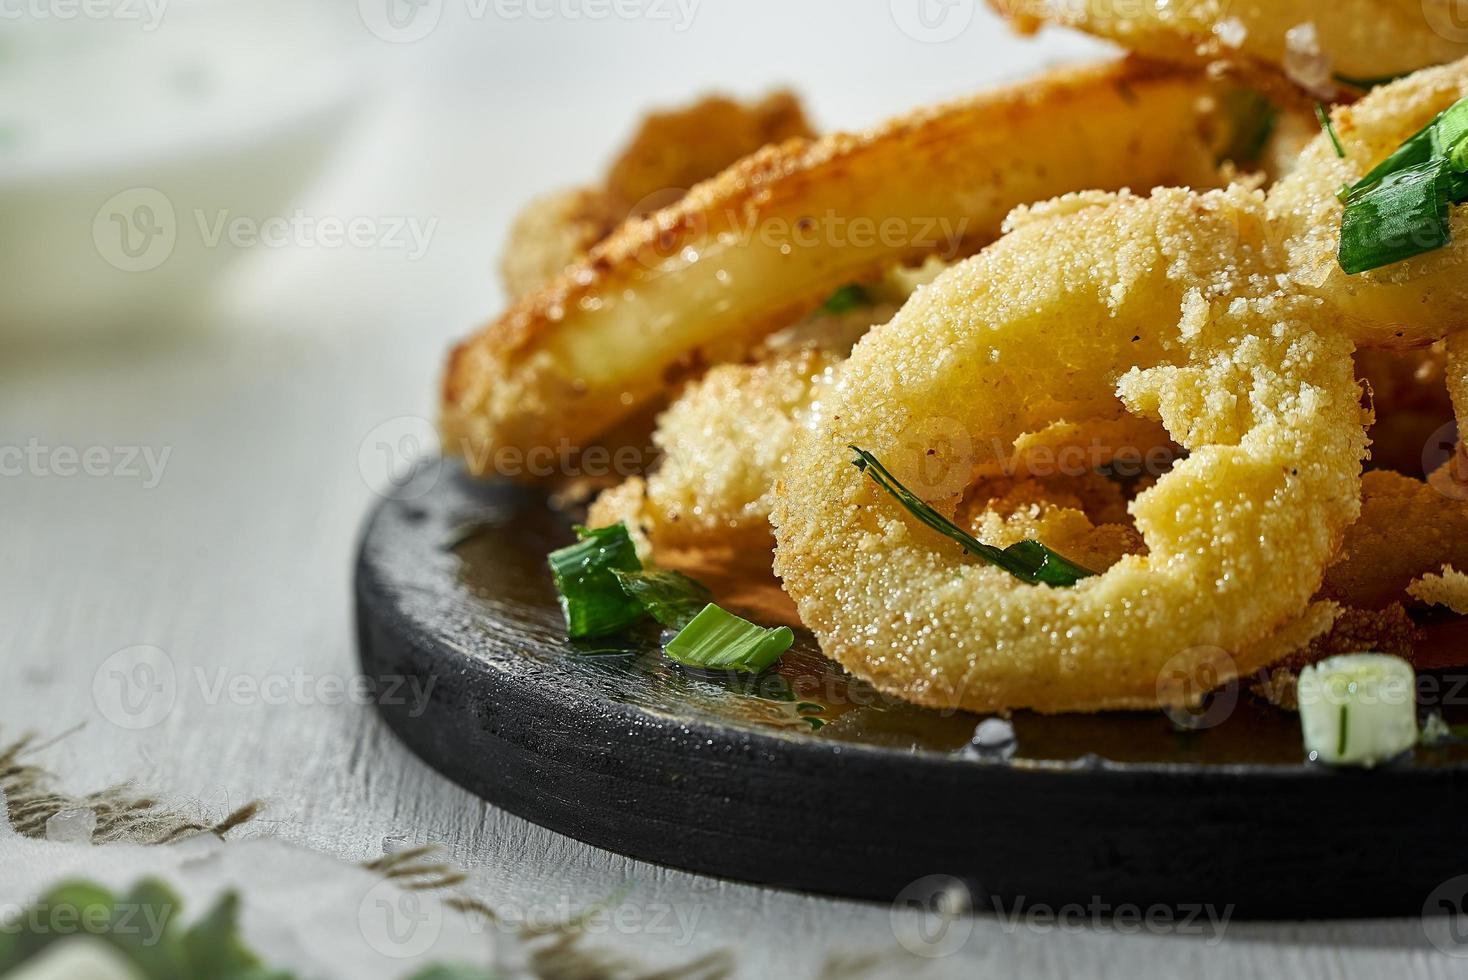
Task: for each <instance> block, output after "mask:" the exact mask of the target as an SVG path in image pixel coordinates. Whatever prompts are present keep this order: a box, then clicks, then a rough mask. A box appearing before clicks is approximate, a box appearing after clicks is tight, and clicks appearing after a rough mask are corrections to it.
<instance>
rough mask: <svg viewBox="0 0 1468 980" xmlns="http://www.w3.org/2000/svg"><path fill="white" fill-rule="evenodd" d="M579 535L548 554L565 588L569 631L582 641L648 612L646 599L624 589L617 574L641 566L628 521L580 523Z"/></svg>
mask: <svg viewBox="0 0 1468 980" xmlns="http://www.w3.org/2000/svg"><path fill="white" fill-rule="evenodd" d="M576 536H577V537H578V538H580V540H579V541H577V542H576V543H575V544H573V545H569V546H567V547H565V548H561V549H560V550H558V551H552V552H551V553H550V555H549V556H548V557H547V559H546V561H547V563H548V564H549V565H550V569H551V576H552V577H553V578H554V579H555V583H556V591H557V592H559V593H560V599H561V611H562V612H563V613H564V614H565V616H566V632H567V634H569V635H570V637H571V638H572V639H573V640H579V639H584V638H586V637H590V636H606V635H607V634H608V633H615V632H617V631H618V630H622V629H626V628H627V627H628V626H631V625H632V624H633V623H635V622H637V621H638V620H639V619H641V618H642V616H643V606H642V603H641V602H639V601H638V600H637V599H635V598H633V597H632V596H630V595H628V594H627V593H626V592H624V591H623V590H622V586H621V583H619V582H618V580H617V575H616V573H617V572H618V571H623V572H639V571H641V570H642V562H641V561H639V560H638V558H637V548H636V546H634V545H633V544H632V538H631V536H630V535H628V533H627V527H626V525H624V524H613V525H612V526H611V527H600V528H596V529H592V530H589V529H587V528H584V527H579V526H578V527H577V528H576Z"/></svg>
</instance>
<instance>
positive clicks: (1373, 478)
mask: <svg viewBox="0 0 1468 980" xmlns="http://www.w3.org/2000/svg"><path fill="white" fill-rule="evenodd" d="M1445 564H1452V565H1456V566H1457V567H1459V568H1468V502H1465V501H1462V500H1455V499H1453V498H1451V497H1445V496H1443V495H1442V494H1441V493H1439V492H1438V491H1436V490H1434V489H1433V488H1432V487H1430V486H1428V485H1427V484H1426V483H1424V482H1422V481H1421V480H1415V479H1412V478H1411V477H1408V476H1403V475H1402V474H1400V473H1393V472H1391V471H1390V470H1373V471H1371V472H1370V473H1367V474H1366V476H1365V477H1364V478H1363V479H1362V481H1361V518H1360V520H1358V521H1357V522H1356V523H1355V524H1353V525H1351V527H1350V528H1348V529H1347V530H1346V536H1345V539H1344V541H1343V542H1342V543H1341V550H1340V553H1339V554H1338V556H1337V558H1336V561H1335V564H1333V565H1331V566H1330V567H1329V568H1328V569H1326V572H1325V583H1324V585H1323V586H1322V587H1321V594H1322V595H1323V596H1324V597H1325V598H1327V599H1333V600H1335V601H1337V602H1339V603H1341V605H1343V606H1348V607H1355V608H1359V609H1365V610H1375V609H1383V608H1386V607H1387V606H1389V605H1391V604H1392V603H1394V602H1402V601H1404V600H1405V599H1406V598H1407V586H1408V584H1409V583H1411V582H1412V581H1413V580H1414V579H1416V578H1417V577H1418V576H1420V575H1422V574H1423V573H1425V572H1433V571H1436V570H1437V569H1439V568H1441V567H1442V566H1443V565H1445Z"/></svg>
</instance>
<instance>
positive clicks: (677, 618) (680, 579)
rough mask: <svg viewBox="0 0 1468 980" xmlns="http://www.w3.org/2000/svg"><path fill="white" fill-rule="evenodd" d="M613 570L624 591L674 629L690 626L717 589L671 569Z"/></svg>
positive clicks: (650, 613) (655, 617)
mask: <svg viewBox="0 0 1468 980" xmlns="http://www.w3.org/2000/svg"><path fill="white" fill-rule="evenodd" d="M612 574H613V575H615V576H616V578H617V582H618V584H619V585H621V586H622V591H623V592H625V593H627V595H629V596H631V597H632V598H633V599H636V600H637V601H638V603H640V604H641V605H642V608H643V610H644V611H645V612H646V613H647V614H648V615H649V616H651V617H652V618H653V619H655V620H657V621H658V622H659V623H660V624H661V625H663V626H667V627H669V628H671V629H679V630H680V629H682V628H683V627H685V626H687V625H688V624H689V622H690V621H692V619H693V617H695V616H697V615H698V613H699V611H700V610H702V609H703V607H704V606H706V605H708V604H709V600H710V599H712V598H713V593H711V592H709V590H708V589H706V588H704V586H703V584H702V583H700V582H698V581H696V580H695V579H691V578H689V577H688V576H687V575H684V574H683V573H682V572H675V571H672V570H670V569H650V570H644V571H637V572H626V571H622V570H621V569H613V570H612Z"/></svg>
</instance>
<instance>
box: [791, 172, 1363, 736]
mask: <svg viewBox="0 0 1468 980" xmlns="http://www.w3.org/2000/svg"><path fill="white" fill-rule="evenodd" d="M1264 223H1265V207H1264V201H1263V197H1262V195H1260V194H1257V193H1253V192H1249V191H1246V190H1243V189H1241V188H1234V189H1230V190H1228V191H1223V192H1210V193H1208V194H1204V195H1198V194H1194V193H1191V192H1188V191H1181V190H1163V191H1158V192H1155V193H1154V194H1153V196H1152V197H1151V198H1147V199H1142V198H1136V197H1133V196H1130V195H1121V196H1119V197H1116V198H1115V199H1114V200H1112V201H1111V202H1109V203H1107V204H1106V205H1104V206H1092V207H1088V208H1085V209H1082V210H1079V211H1076V212H1074V213H1071V214H1065V215H1062V216H1060V217H1057V218H1056V219H1054V220H1053V221H1049V222H1040V223H1031V224H1026V225H1025V226H1024V227H1021V228H1019V229H1017V230H1016V231H1015V232H1013V233H1012V234H1011V235H1009V236H1007V237H1006V238H1004V239H1001V240H1000V241H999V242H998V243H996V244H995V245H993V246H991V247H990V248H989V249H988V250H986V251H985V252H983V253H981V254H980V255H979V256H978V257H976V258H974V259H972V260H970V261H969V262H967V263H964V264H963V265H961V266H959V267H957V268H956V269H955V270H953V271H951V272H949V273H947V274H946V275H944V276H943V277H941V278H940V279H939V280H938V281H937V282H936V283H934V284H933V286H932V287H930V288H929V289H927V290H924V291H923V292H922V293H919V294H918V296H917V297H916V298H915V299H914V300H913V302H911V303H909V304H908V306H907V307H905V308H904V309H903V310H902V312H901V313H899V314H898V316H897V317H896V318H895V319H894V320H893V321H892V322H891V323H890V324H888V325H887V326H886V327H884V328H878V329H877V330H875V331H873V332H872V333H871V334H869V335H868V336H867V338H866V339H865V340H864V341H863V342H862V343H861V344H859V345H858V346H857V349H856V351H855V352H854V354H853V355H852V359H851V361H850V362H848V364H847V367H846V370H845V372H844V373H843V385H842V388H843V390H842V392H841V401H840V404H839V405H838V406H837V407H836V408H834V409H833V418H834V421H833V423H832V425H831V426H830V429H829V430H828V431H827V432H825V433H822V434H820V435H819V436H817V437H815V438H812V439H810V440H808V441H805V442H804V443H803V444H802V445H801V446H800V447H799V448H798V449H797V457H796V459H795V461H794V463H793V465H792V466H791V467H790V468H789V469H788V470H787V472H786V476H785V479H784V483H783V484H782V486H781V488H780V490H779V491H778V494H777V501H776V508H775V514H774V519H775V523H776V528H777V535H776V537H777V542H778V546H777V549H776V560H775V567H776V571H777V573H778V574H779V575H780V576H781V577H782V578H783V579H784V581H785V587H786V590H787V591H788V592H789V593H790V594H791V595H792V596H793V597H794V599H795V601H796V604H797V606H798V607H799V609H800V613H801V618H802V620H803V621H804V622H805V623H806V624H807V625H808V626H809V627H810V628H811V629H812V630H814V632H815V633H816V634H817V636H818V637H819V638H820V640H821V645H822V649H824V650H825V651H826V653H827V655H829V656H832V657H833V658H834V659H836V660H839V661H840V662H842V663H843V664H844V665H846V666H847V668H848V669H850V670H852V671H853V672H855V673H857V674H859V675H861V676H864V677H866V678H868V679H869V680H871V681H873V682H874V683H876V684H877V685H878V686H880V687H882V688H884V689H886V690H889V691H894V692H896V693H899V694H901V696H903V697H906V698H909V699H911V700H914V701H917V702H918V703H922V704H929V705H935V706H943V707H959V708H965V709H969V710H976V711H990V710H998V709H1002V708H1014V707H1030V708H1035V709H1037V710H1040V711H1072V710H1099V709H1103V708H1128V707H1143V706H1151V705H1156V704H1157V703H1158V702H1159V687H1158V678H1159V676H1160V675H1161V672H1162V668H1163V667H1164V666H1165V665H1167V664H1168V663H1169V662H1170V661H1172V660H1173V658H1175V657H1177V656H1179V655H1180V654H1181V655H1182V656H1183V658H1184V664H1183V669H1184V670H1188V669H1191V668H1192V667H1193V666H1194V665H1193V664H1191V663H1190V662H1188V656H1189V655H1188V653H1187V652H1186V651H1189V650H1190V649H1192V650H1200V651H1201V650H1204V649H1210V650H1211V649H1215V648H1222V649H1224V650H1229V651H1238V654H1237V655H1236V657H1235V659H1234V661H1233V663H1234V665H1235V668H1236V669H1238V670H1240V671H1245V672H1247V671H1252V670H1253V669H1255V668H1257V667H1259V666H1262V664H1260V663H1250V662H1248V661H1247V660H1246V659H1243V658H1245V657H1246V656H1247V648H1248V647H1250V646H1252V645H1253V644H1255V643H1258V642H1259V641H1261V640H1263V639H1265V637H1266V636H1268V635H1269V634H1270V633H1271V632H1272V631H1273V630H1274V629H1275V628H1276V627H1278V626H1280V625H1283V624H1284V623H1285V622H1286V621H1287V620H1290V619H1291V618H1293V617H1295V616H1296V615H1298V614H1299V613H1300V611H1301V610H1303V609H1304V607H1305V605H1306V603H1307V602H1308V601H1309V599H1310V597H1311V595H1312V594H1313V593H1314V591H1315V589H1316V587H1317V586H1318V585H1319V580H1320V572H1321V570H1322V569H1323V568H1324V567H1325V564H1326V562H1327V561H1328V560H1329V558H1330V557H1331V555H1332V554H1333V553H1334V551H1335V549H1336V547H1337V545H1338V544H1339V540H1340V535H1341V533H1342V531H1343V529H1344V527H1345V526H1346V525H1348V524H1349V523H1350V522H1351V521H1352V520H1354V519H1355V517H1356V514H1357V511H1358V509H1359V486H1360V482H1359V481H1360V461H1361V458H1362V456H1363V455H1364V452H1365V435H1364V432H1363V431H1362V428H1361V426H1362V422H1363V418H1362V413H1361V410H1360V408H1359V405H1358V402H1357V397H1358V395H1357V388H1356V383H1355V379H1354V376H1353V374H1352V369H1351V362H1350V357H1349V355H1350V345H1349V342H1348V341H1347V340H1345V338H1342V337H1332V336H1329V335H1326V334H1322V333H1318V332H1316V331H1315V330H1314V329H1313V327H1314V325H1315V324H1316V322H1317V320H1318V318H1319V314H1320V309H1321V308H1320V304H1319V303H1317V302H1315V301H1312V300H1309V299H1307V298H1303V297H1298V296H1290V295H1288V294H1283V293H1279V292H1275V291H1273V290H1272V289H1269V288H1265V287H1263V285H1262V284H1264V283H1266V282H1268V281H1270V280H1269V275H1270V273H1271V271H1272V268H1271V265H1272V264H1279V265H1282V262H1283V256H1282V255H1281V254H1280V253H1279V252H1278V250H1277V249H1273V248H1271V247H1270V246H1269V245H1268V243H1267V241H1264V238H1265V236H1264V235H1263V233H1262V229H1263V226H1264ZM1249 227H1253V228H1255V229H1256V231H1255V232H1254V234H1253V235H1250V236H1248V242H1249V244H1246V240H1245V238H1244V236H1241V235H1240V233H1239V229H1241V228H1249ZM1230 244H1232V247H1230ZM1250 244H1252V245H1253V246H1254V247H1250ZM1220 252H1223V254H1220ZM1134 337H1140V340H1138V341H1133V338H1134ZM1060 379H1063V380H1064V385H1063V387H1064V388H1065V390H1066V391H1067V394H1068V396H1070V397H1075V398H1080V397H1082V396H1088V397H1089V399H1091V400H1093V401H1094V402H1096V403H1097V404H1103V403H1105V402H1107V401H1114V400H1115V399H1116V397H1117V388H1118V384H1120V385H1121V388H1122V391H1123V399H1124V400H1125V401H1127V402H1129V403H1130V405H1131V406H1132V407H1133V410H1134V411H1140V412H1141V413H1143V414H1152V415H1153V417H1160V418H1161V420H1162V421H1163V423H1164V424H1165V425H1166V426H1167V427H1168V430H1169V432H1171V434H1172V435H1173V437H1174V438H1175V439H1176V440H1177V441H1178V442H1179V443H1180V444H1181V445H1183V446H1184V448H1186V449H1187V450H1188V451H1189V453H1190V455H1189V457H1188V458H1187V459H1185V460H1183V461H1181V462H1179V463H1178V464H1177V465H1176V466H1175V467H1174V469H1173V470H1172V471H1171V472H1170V473H1168V474H1167V475H1165V476H1164V477H1162V478H1161V479H1160V480H1159V481H1158V482H1157V483H1156V484H1155V485H1154V486H1152V487H1151V488H1150V489H1148V490H1146V491H1145V492H1144V493H1142V494H1141V495H1140V496H1138V497H1137V499H1136V500H1135V501H1134V502H1133V503H1132V507H1131V510H1132V515H1133V517H1134V519H1135V521H1136V526H1137V529H1138V530H1139V531H1140V532H1141V534H1142V537H1143V539H1144V541H1145V543H1146V546H1147V551H1148V553H1147V554H1146V555H1135V554H1134V555H1128V556H1126V557H1124V558H1122V559H1121V560H1120V561H1119V562H1117V563H1116V564H1115V565H1113V566H1112V567H1111V568H1110V570H1108V571H1107V572H1106V573H1104V574H1102V575H1099V576H1096V577H1094V578H1090V579H1086V580H1083V581H1082V582H1080V583H1078V584H1077V585H1076V586H1074V587H1072V588H1068V589H1053V588H1049V587H1044V586H1030V585H1027V584H1023V583H1021V582H1019V581H1018V580H1016V579H1014V578H1012V577H1011V576H1009V575H1008V574H1007V573H1005V572H1003V571H1000V570H998V569H995V568H992V567H990V566H987V565H980V564H976V563H972V562H962V561H960V562H957V563H956V562H955V554H954V553H955V551H957V548H956V547H955V546H954V545H953V544H952V542H949V541H947V540H946V539H943V538H940V537H938V536H937V535H934V534H932V533H931V532H928V531H927V530H926V529H925V528H922V527H921V526H918V525H916V523H915V522H913V521H910V520H909V519H907V518H906V516H905V514H904V512H902V511H901V509H900V508H898V507H897V506H896V505H895V504H893V503H892V502H891V501H890V500H889V499H886V498H884V497H883V495H882V494H881V492H880V491H878V490H877V489H876V488H875V487H874V486H872V484H871V483H870V481H868V480H866V479H865V478H864V477H863V476H862V474H861V473H859V472H858V471H857V470H856V469H854V468H853V467H851V466H849V465H848V462H849V454H848V453H846V451H845V446H846V445H848V444H856V445H860V446H862V447H863V448H866V449H868V450H870V451H871V452H873V453H874V454H876V455H877V456H878V457H879V458H882V459H884V460H889V462H888V464H887V465H888V466H889V467H890V468H892V469H894V471H896V472H897V473H898V475H899V478H904V479H907V478H910V477H911V474H913V472H914V471H915V469H916V464H915V462H914V454H918V458H921V455H922V454H924V453H926V447H920V446H918V447H915V446H913V445H912V441H911V436H910V433H912V432H914V431H921V430H922V429H923V428H924V427H925V426H926V425H928V424H929V423H930V420H931V419H934V418H944V419H958V420H961V423H960V424H961V425H962V426H963V427H964V428H965V429H966V430H967V431H968V432H969V433H970V434H971V437H972V445H973V447H974V450H975V451H977V452H978V453H979V454H980V456H981V457H982V453H983V452H984V450H985V448H986V444H987V443H988V442H989V440H991V439H993V438H996V437H997V438H999V439H1001V440H1004V441H1011V440H1013V439H1014V438H1015V437H1017V436H1018V435H1020V434H1021V433H1024V432H1028V431H1034V430H1035V429H1037V428H1041V427H1043V426H1044V425H1045V424H1046V423H1048V422H1049V421H1050V419H1048V418H1045V417H1043V416H1041V417H1035V416H1034V413H1033V411H1032V409H1031V408H1030V406H1029V405H1027V404H1026V403H1025V402H1024V400H1023V399H1020V398H1015V397H1012V393H1014V392H1026V391H1042V390H1046V389H1049V388H1053V387H1055V386H1056V382H1057V381H1058V380H1060ZM954 464H955V465H956V466H958V467H965V466H968V467H971V466H972V464H973V460H954ZM921 485H922V484H921V481H919V482H917V483H916V484H914V483H909V486H921ZM924 497H925V499H927V500H928V502H929V503H931V504H933V505H934V506H935V507H938V508H939V509H940V510H942V509H945V508H946V510H947V511H948V512H949V513H952V511H953V507H954V503H955V501H954V500H953V499H951V498H950V499H947V500H945V499H943V498H942V497H938V496H933V495H932V494H931V491H930V493H928V494H924ZM1285 547H1288V549H1289V553H1290V558H1289V560H1288V561H1276V560H1273V558H1272V553H1273V552H1274V551H1275V550H1276V549H1282V548H1285ZM1174 666H1176V665H1174ZM1196 666H1197V667H1198V668H1199V669H1202V668H1204V667H1206V668H1208V669H1209V670H1213V669H1216V667H1217V662H1216V660H1215V659H1213V658H1212V657H1207V658H1204V657H1201V656H1200V658H1199V660H1198V663H1197V664H1196ZM1221 679H1223V680H1226V679H1227V678H1221ZM1200 680H1201V677H1200Z"/></svg>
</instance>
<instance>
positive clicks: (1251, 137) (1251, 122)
mask: <svg viewBox="0 0 1468 980" xmlns="http://www.w3.org/2000/svg"><path fill="white" fill-rule="evenodd" d="M1222 114H1223V118H1224V119H1225V120H1226V121H1227V123H1228V127H1227V139H1226V141H1225V142H1224V144H1223V146H1222V147H1221V148H1220V149H1219V151H1218V153H1217V155H1216V157H1215V160H1214V162H1215V163H1223V162H1224V161H1225V160H1232V161H1233V162H1234V163H1236V164H1240V165H1244V164H1251V163H1257V162H1258V160H1259V157H1260V156H1261V155H1263V153H1264V148H1265V147H1266V146H1268V145H1269V137H1270V136H1272V135H1274V130H1275V128H1276V127H1277V126H1278V124H1279V110H1278V109H1276V108H1275V107H1274V104H1273V103H1271V102H1270V101H1269V99H1268V98H1266V97H1265V96H1264V95H1262V94H1261V93H1259V92H1253V91H1250V90H1248V89H1236V90H1234V91H1231V92H1229V93H1227V94H1226V95H1225V96H1224V100H1223V105H1222Z"/></svg>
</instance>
